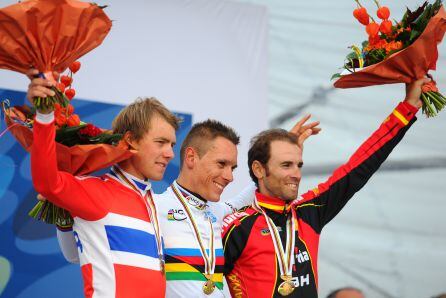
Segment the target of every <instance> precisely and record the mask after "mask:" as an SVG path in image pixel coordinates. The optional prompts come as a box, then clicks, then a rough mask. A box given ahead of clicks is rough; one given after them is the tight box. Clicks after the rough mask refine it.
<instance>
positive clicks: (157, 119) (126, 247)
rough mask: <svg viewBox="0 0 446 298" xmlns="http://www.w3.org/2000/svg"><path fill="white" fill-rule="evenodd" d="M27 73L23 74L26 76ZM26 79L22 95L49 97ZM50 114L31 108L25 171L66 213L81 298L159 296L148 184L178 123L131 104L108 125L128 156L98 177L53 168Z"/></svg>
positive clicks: (144, 104)
mask: <svg viewBox="0 0 446 298" xmlns="http://www.w3.org/2000/svg"><path fill="white" fill-rule="evenodd" d="M34 72H35V71H31V72H30V74H31V75H32V74H34ZM52 85H53V83H52V82H50V81H47V80H45V79H42V78H34V79H33V80H32V81H31V84H30V86H29V89H28V94H27V98H28V100H29V101H30V102H31V103H33V102H34V101H33V98H34V97H46V96H48V95H50V96H53V95H54V93H53V91H52V90H51V89H49V88H47V87H50V86H52ZM53 122H54V112H53V111H41V110H37V115H36V118H35V122H34V128H33V134H34V143H33V146H32V151H31V171H32V177H33V184H34V187H35V189H36V191H37V192H39V193H40V194H42V195H43V196H44V197H45V198H46V199H47V200H49V201H51V202H52V203H54V204H55V205H57V206H60V207H62V208H64V209H66V210H68V211H69V212H70V213H71V215H72V216H73V219H74V225H73V233H74V236H75V239H76V245H77V247H78V253H79V260H80V265H81V271H82V278H83V281H84V294H85V296H86V297H164V296H165V283H166V281H165V275H164V272H163V270H164V259H163V254H162V243H161V234H160V229H159V224H158V220H157V217H156V210H155V208H154V206H153V198H152V190H151V184H150V180H161V179H162V178H163V175H164V172H165V170H166V167H167V164H168V163H169V161H170V160H172V158H173V157H174V153H173V149H172V148H173V145H174V144H175V141H176V137H175V131H176V130H177V129H178V125H179V121H178V118H177V117H176V116H175V115H173V114H172V113H171V112H170V111H169V110H168V109H167V108H166V107H164V106H163V105H162V104H161V103H160V102H159V101H158V100H156V99H155V98H145V99H139V100H137V101H135V102H134V103H132V104H130V105H129V106H127V107H125V108H124V109H123V110H122V111H121V112H120V113H119V115H118V116H117V117H116V118H115V120H114V121H113V131H114V132H115V133H121V134H123V140H124V142H125V143H126V144H127V145H128V148H129V150H131V151H132V152H133V155H132V156H131V157H130V158H129V159H127V160H125V161H122V162H120V163H118V164H115V165H114V166H113V167H112V168H111V170H110V172H109V173H107V174H105V175H103V176H101V177H75V176H73V175H71V174H69V173H67V172H62V171H59V170H58V168H57V156H56V143H55V126H54V124H53Z"/></svg>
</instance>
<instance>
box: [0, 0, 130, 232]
mask: <svg viewBox="0 0 446 298" xmlns="http://www.w3.org/2000/svg"><path fill="white" fill-rule="evenodd" d="M103 8H104V7H100V6H98V5H96V4H94V3H86V2H81V1H77V0H29V1H23V2H19V3H17V4H14V5H10V6H8V7H4V8H2V9H0V36H1V39H2V42H1V43H0V68H3V69H9V70H13V71H17V72H21V73H23V74H28V75H29V74H30V73H29V71H30V68H35V69H37V71H36V73H33V75H38V76H39V77H40V79H34V80H33V81H37V80H43V81H46V80H45V79H47V80H49V81H51V85H52V87H51V90H50V91H48V90H49V89H48V90H47V91H46V92H49V93H50V94H49V95H50V96H47V95H48V93H45V92H44V93H43V94H38V95H37V94H35V96H36V97H35V98H34V99H33V103H34V106H35V107H36V108H37V109H39V110H40V111H42V112H47V111H52V110H54V113H55V125H56V129H57V130H56V152H57V164H58V169H59V170H61V171H65V172H69V173H71V174H73V175H85V174H89V173H92V172H94V171H97V170H99V169H102V168H105V167H108V166H110V165H112V164H114V163H116V162H119V161H122V160H124V159H127V158H129V157H130V156H131V153H130V151H129V150H127V146H125V145H124V144H123V143H122V142H120V139H121V136H120V135H116V134H112V133H111V132H108V131H104V130H102V129H99V128H97V127H95V126H94V125H92V124H87V123H83V122H82V121H81V120H80V119H79V116H78V115H76V114H74V108H73V106H72V105H71V104H70V100H71V99H72V98H73V97H74V96H75V93H76V92H75V90H74V89H73V88H72V82H73V74H74V73H76V72H77V71H78V70H79V68H80V66H81V65H80V63H79V62H78V61H76V60H77V59H78V58H79V57H81V56H83V55H85V54H86V53H88V52H89V51H91V50H92V49H94V48H96V47H97V46H99V45H100V44H101V43H102V41H103V40H104V38H105V37H106V36H107V34H108V32H109V31H110V29H111V21H110V19H109V18H108V17H107V15H106V14H105V13H104V12H103ZM67 68H69V72H68V74H67V75H62V76H60V80H56V79H57V77H54V76H53V74H54V73H55V72H57V73H63V72H64V71H65V70H66V69H67ZM46 86H48V85H46ZM44 89H46V88H44ZM3 110H4V112H5V115H6V116H5V120H6V123H7V125H8V130H10V131H11V133H12V134H13V135H14V137H15V138H16V139H17V141H18V142H19V143H20V144H21V145H22V146H23V147H24V148H25V149H26V150H27V151H30V148H31V146H32V143H33V133H32V130H31V129H32V127H33V121H34V116H35V108H30V107H27V106H24V107H10V106H9V103H8V102H7V101H5V102H3ZM42 158H45V157H42ZM30 215H31V216H33V217H36V218H38V219H41V220H43V221H45V222H48V223H55V224H57V225H58V226H61V227H69V226H70V225H71V224H72V218H71V215H70V214H69V213H68V212H67V211H65V210H63V209H61V208H59V207H57V206H54V205H53V204H51V203H49V202H42V201H40V202H39V203H38V204H37V205H36V207H35V208H34V209H33V210H32V211H31V212H30Z"/></svg>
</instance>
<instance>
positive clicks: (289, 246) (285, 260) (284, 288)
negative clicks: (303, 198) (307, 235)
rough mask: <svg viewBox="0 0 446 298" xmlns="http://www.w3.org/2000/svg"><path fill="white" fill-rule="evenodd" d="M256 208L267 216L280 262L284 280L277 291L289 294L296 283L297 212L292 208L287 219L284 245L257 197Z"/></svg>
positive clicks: (285, 294) (284, 294) (281, 293)
mask: <svg viewBox="0 0 446 298" xmlns="http://www.w3.org/2000/svg"><path fill="white" fill-rule="evenodd" d="M253 206H254V209H256V210H257V211H259V212H260V213H262V214H263V216H264V217H265V220H266V223H267V225H268V229H269V230H270V232H271V240H272V241H273V245H274V252H275V255H276V258H277V262H278V264H279V270H280V278H281V279H282V280H283V282H282V283H281V284H280V285H279V286H278V287H277V291H278V292H279V294H280V295H281V296H288V295H290V294H291V293H292V292H293V291H294V283H293V280H292V272H293V265H294V249H295V245H296V243H295V237H296V232H295V231H296V222H297V220H296V212H295V210H294V209H291V217H290V218H288V219H287V221H286V232H287V235H286V245H285V250H284V245H282V240H281V239H280V235H279V232H278V229H277V226H276V225H275V224H274V222H273V221H272V219H271V218H270V217H269V216H268V215H267V214H266V213H265V212H264V210H263V209H262V208H261V207H260V205H259V204H258V202H257V198H256V199H255V200H254V203H253Z"/></svg>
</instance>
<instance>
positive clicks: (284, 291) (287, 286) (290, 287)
mask: <svg viewBox="0 0 446 298" xmlns="http://www.w3.org/2000/svg"><path fill="white" fill-rule="evenodd" d="M281 277H282V279H283V280H284V281H283V282H282V283H281V284H280V285H279V288H278V291H279V294H280V295H282V296H288V295H290V294H291V293H292V292H293V291H294V283H293V282H292V280H291V276H281Z"/></svg>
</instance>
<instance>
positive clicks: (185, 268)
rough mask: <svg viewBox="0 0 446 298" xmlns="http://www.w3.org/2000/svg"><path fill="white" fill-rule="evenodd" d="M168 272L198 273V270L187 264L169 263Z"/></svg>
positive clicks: (167, 265)
mask: <svg viewBox="0 0 446 298" xmlns="http://www.w3.org/2000/svg"><path fill="white" fill-rule="evenodd" d="M166 272H198V270H197V269H195V268H194V267H192V266H191V265H189V264H186V263H167V264H166Z"/></svg>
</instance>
